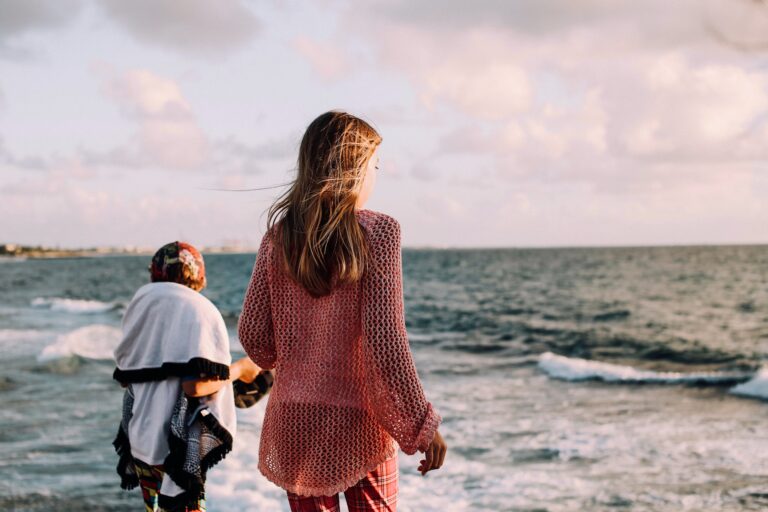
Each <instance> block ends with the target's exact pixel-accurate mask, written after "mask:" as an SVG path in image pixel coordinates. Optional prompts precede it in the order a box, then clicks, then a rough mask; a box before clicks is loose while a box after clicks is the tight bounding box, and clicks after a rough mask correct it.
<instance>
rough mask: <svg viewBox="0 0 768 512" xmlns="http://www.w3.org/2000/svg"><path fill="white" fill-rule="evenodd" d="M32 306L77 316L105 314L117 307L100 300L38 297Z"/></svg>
mask: <svg viewBox="0 0 768 512" xmlns="http://www.w3.org/2000/svg"><path fill="white" fill-rule="evenodd" d="M32 306H34V307H38V308H48V309H50V310H52V311H64V312H66V313H75V314H91V313H104V312H107V311H112V310H113V309H115V308H116V307H117V304H115V303H113V302H101V301H98V300H84V299H65V298H62V297H38V298H36V299H34V300H32Z"/></svg>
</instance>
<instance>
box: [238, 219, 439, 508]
mask: <svg viewBox="0 0 768 512" xmlns="http://www.w3.org/2000/svg"><path fill="white" fill-rule="evenodd" d="M357 217H358V220H359V222H360V224H361V225H362V226H363V229H364V230H365V231H366V233H367V235H368V243H369V250H370V265H369V270H367V271H366V273H365V274H364V276H363V278H362V279H361V280H360V281H359V282H356V283H352V284H348V285H343V286H337V287H336V288H335V289H334V290H333V291H332V293H331V294H330V295H327V296H324V297H320V298H313V297H312V296H311V295H310V294H309V293H308V292H307V291H306V290H305V289H304V288H303V287H302V286H301V285H299V284H298V283H296V282H295V281H293V280H292V279H291V278H290V277H289V276H288V275H287V274H285V273H284V272H283V271H282V270H281V267H280V262H279V261H278V260H277V251H273V248H274V247H273V240H272V235H271V233H269V232H268V233H266V234H265V235H264V238H263V239H262V242H261V247H260V248H259V252H258V255H257V257H256V264H255V265H254V269H253V275H252V276H251V282H250V284H249V286H248V290H247V292H246V295H245V302H244V303H243V311H242V314H241V316H240V320H239V325H238V335H239V337H240V343H241V344H242V346H243V348H244V349H245V352H246V353H247V354H248V356H249V357H250V358H251V359H252V360H253V361H254V362H255V363H256V364H257V365H259V366H260V367H262V368H267V369H269V368H275V382H274V386H273V388H272V391H271V393H270V395H269V400H268V402H267V408H266V413H265V416H264V424H263V427H262V432H261V441H260V445H259V470H260V471H261V472H262V473H263V474H264V475H265V476H266V477H267V478H268V479H269V480H271V481H272V482H274V483H275V484H277V485H278V486H280V487H282V488H283V489H286V490H288V491H291V492H293V493H296V494H300V495H305V496H323V495H325V496H329V495H333V494H335V493H337V492H340V491H343V490H345V489H347V488H348V487H350V486H352V485H354V484H355V483H357V482H358V481H359V480H360V479H361V478H363V477H364V476H365V475H366V473H367V472H368V471H370V470H372V469H373V468H375V467H376V466H377V465H378V464H380V463H381V462H383V461H384V460H385V459H387V458H389V457H391V456H393V455H394V454H395V453H396V452H397V447H396V446H395V444H394V441H397V444H398V445H399V446H400V448H401V449H402V450H403V451H404V452H405V453H406V454H408V455H412V454H414V453H415V452H416V450H420V451H424V450H426V448H427V447H428V446H429V443H430V442H431V441H432V438H433V436H434V433H435V430H436V429H437V427H438V425H439V423H440V422H441V421H442V419H441V417H440V415H439V414H438V413H437V411H436V410H435V409H434V408H433V407H432V405H431V404H430V403H429V402H428V401H427V399H426V397H425V396H424V390H423V389H422V386H421V382H420V381H419V377H418V374H417V372H416V367H415V365H414V362H413V357H412V355H411V351H410V347H409V345H408V335H407V334H406V331H405V318H404V309H403V287H402V263H401V254H400V225H399V224H398V222H397V221H396V220H395V219H393V218H392V217H389V216H387V215H385V214H383V213H378V212H374V211H371V210H358V211H357Z"/></svg>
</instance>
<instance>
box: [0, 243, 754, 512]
mask: <svg viewBox="0 0 768 512" xmlns="http://www.w3.org/2000/svg"><path fill="white" fill-rule="evenodd" d="M254 258H255V255H253V254H224V255H210V256H206V263H207V271H208V282H209V287H208V288H207V289H206V290H205V291H204V293H205V295H206V296H208V297H209V298H210V299H211V300H212V301H213V302H214V303H215V304H216V305H217V306H218V307H219V309H220V310H221V311H222V313H223V314H224V317H225V320H226V321H227V325H228V328H229V330H230V335H231V339H232V350H233V354H234V355H235V356H237V355H241V354H242V349H241V347H240V346H239V343H238V342H237V338H236V328H235V327H236V322H237V316H238V314H239V311H240V306H241V303H242V298H243V293H244V290H245V286H246V285H247V282H248V278H249V276H250V272H251V268H252V265H253V261H254ZM147 260H148V258H147V257H146V256H103V257H96V258H73V259H45V260H13V259H7V260H2V261H0V293H2V297H3V300H2V301H0V350H1V351H2V352H1V353H2V357H0V397H2V403H3V412H2V414H1V415H0V509H2V510H19V511H42V510H58V511H66V510H110V511H112V510H114V511H123V510H125V511H129V510H137V509H138V507H139V506H141V503H140V497H139V491H138V490H134V491H129V492H125V491H121V490H120V488H119V480H118V477H117V474H116V473H115V469H114V467H115V464H116V462H117V457H116V455H115V453H114V450H113V448H112V446H111V441H112V439H113V438H114V435H115V433H116V430H117V424H118V421H119V418H120V403H121V398H122V391H121V389H120V387H119V386H118V385H117V384H116V383H115V382H114V381H112V379H111V373H112V370H113V368H114V365H113V361H112V360H111V353H112V350H113V348H114V346H115V345H116V344H117V342H118V341H119V337H120V319H121V315H122V312H123V309H124V307H125V305H126V304H127V303H128V301H129V300H130V298H131V296H132V294H133V292H134V291H135V290H136V289H137V288H138V287H139V286H141V285H142V284H143V283H145V282H146V281H147V280H148V275H147V272H146V266H147V264H148V261H147ZM403 271H404V283H405V290H404V293H405V302H406V317H407V328H408V332H409V337H410V340H411V347H412V349H413V353H414V357H415V360H416V364H417V368H418V371H419V375H420V377H421V378H422V381H423V383H424V387H425V391H426V393H427V396H428V398H429V399H430V401H432V402H433V404H434V405H435V407H436V408H437V409H438V411H439V412H440V414H441V415H442V417H443V424H442V426H441V428H440V430H441V432H442V434H443V437H444V438H445V440H446V442H447V444H448V447H449V451H448V455H447V457H446V461H445V465H444V467H443V468H441V469H440V470H438V471H433V472H430V473H429V474H427V476H424V477H422V476H421V475H420V474H419V473H418V472H417V471H416V468H417V466H418V461H419V459H420V457H417V456H413V457H408V456H405V455H404V454H402V453H401V454H400V459H399V462H400V503H399V507H398V508H399V510H402V511H417V510H419V511H421V510H427V511H430V510H440V511H464V510H489V511H495V510H500V511H512V510H516V511H524V510H525V511H533V510H537V511H544V510H547V511H570V510H654V511H680V510H692V511H693V510H726V511H730V510H733V511H737V510H762V509H763V508H765V507H766V506H768V487H766V483H765V482H766V480H767V479H768V431H767V430H766V429H765V426H764V425H765V418H766V415H767V414H768V402H766V399H768V375H766V374H765V373H761V368H762V363H763V360H764V357H765V354H766V348H767V345H766V344H767V343H768V247H766V246H721V247H717V246H711V247H660V248H615V249H600V248H596V249H587V248H584V249H494V250H490V249H488V250H471V249H463V250H430V249H420V250H410V249H406V250H405V251H404V254H403ZM265 405H266V402H265V401H262V402H261V403H259V404H257V405H256V406H255V407H253V408H251V409H248V410H244V411H238V421H239V427H238V436H237V438H236V440H235V448H234V450H233V452H232V453H231V454H230V455H229V457H227V459H225V460H224V461H223V462H222V463H220V464H219V465H217V466H215V467H214V468H213V469H212V470H211V472H210V474H209V480H208V485H207V491H208V496H207V500H208V510H209V511H213V512H216V511H225V510H233V509H236V508H237V509H241V510H259V511H287V510H288V505H287V501H286V500H285V497H284V491H282V490H281V489H279V488H277V487H275V486H274V485H273V484H271V483H270V482H268V481H267V480H266V479H265V478H264V477H263V476H262V475H260V473H259V472H258V470H257V468H256V461H257V456H258V439H259V431H260V428H261V419H262V417H263V413H264V407H265ZM342 501H343V500H342ZM343 507H344V509H346V508H345V506H343Z"/></svg>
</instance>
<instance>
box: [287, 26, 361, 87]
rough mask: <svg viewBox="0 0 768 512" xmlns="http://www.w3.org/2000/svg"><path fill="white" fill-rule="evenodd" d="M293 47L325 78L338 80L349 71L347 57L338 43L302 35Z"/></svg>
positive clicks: (294, 42)
mask: <svg viewBox="0 0 768 512" xmlns="http://www.w3.org/2000/svg"><path fill="white" fill-rule="evenodd" d="M293 47H294V48H295V49H296V51H298V52H299V53H300V54H301V55H302V56H303V57H304V58H305V59H307V61H309V63H310V65H311V66H312V68H313V69H314V71H315V73H317V74H318V75H319V76H320V77H321V78H322V79H324V80H337V79H339V78H341V77H342V76H343V75H344V74H345V73H346V72H348V71H349V63H348V61H347V57H346V55H345V54H344V52H343V51H342V50H341V48H340V47H339V46H337V45H334V44H332V43H329V42H324V41H317V40H314V39H310V38H309V37H306V36H300V37H297V38H296V39H294V40H293Z"/></svg>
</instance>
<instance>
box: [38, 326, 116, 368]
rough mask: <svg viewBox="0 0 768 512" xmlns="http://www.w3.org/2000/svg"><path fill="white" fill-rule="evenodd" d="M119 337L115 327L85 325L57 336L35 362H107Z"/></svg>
mask: <svg viewBox="0 0 768 512" xmlns="http://www.w3.org/2000/svg"><path fill="white" fill-rule="evenodd" d="M121 337H122V332H121V331H120V329H119V328H117V327H112V326H111V325H99V324H95V325H87V326H85V327H80V328H79V329H75V330H74V331H71V332H68V333H66V334H62V335H60V336H58V337H57V338H56V340H55V341H54V342H53V343H51V344H50V345H48V346H46V347H45V348H44V349H43V350H42V352H40V354H38V356H37V361H38V362H40V363H47V362H51V361H57V360H60V359H67V358H72V357H83V358H86V359H100V360H109V359H112V358H113V356H112V353H113V352H114V350H115V348H117V345H118V344H119V343H120V339H121Z"/></svg>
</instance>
